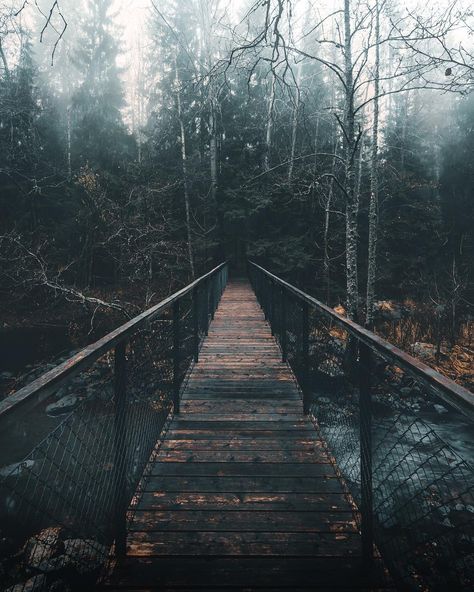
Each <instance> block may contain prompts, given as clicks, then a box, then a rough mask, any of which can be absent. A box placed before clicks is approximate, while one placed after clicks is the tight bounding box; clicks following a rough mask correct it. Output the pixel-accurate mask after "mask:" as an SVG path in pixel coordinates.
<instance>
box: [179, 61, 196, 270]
mask: <svg viewBox="0 0 474 592" xmlns="http://www.w3.org/2000/svg"><path fill="white" fill-rule="evenodd" d="M175 72H176V80H175V82H176V106H177V111H178V121H179V129H180V140H181V166H182V170H183V185H184V205H185V211H186V233H187V239H188V257H189V267H190V269H191V276H192V277H193V278H194V277H195V275H196V274H195V270H194V250H193V241H192V234H191V206H190V199H189V182H188V158H187V152H186V134H185V130H184V121H183V113H182V107H181V89H180V79H179V70H178V62H177V60H175Z"/></svg>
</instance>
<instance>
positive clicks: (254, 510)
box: [108, 281, 387, 591]
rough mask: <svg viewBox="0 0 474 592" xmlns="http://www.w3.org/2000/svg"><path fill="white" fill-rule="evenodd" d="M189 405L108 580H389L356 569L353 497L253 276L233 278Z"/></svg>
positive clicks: (225, 585)
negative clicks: (284, 356) (305, 407)
mask: <svg viewBox="0 0 474 592" xmlns="http://www.w3.org/2000/svg"><path fill="white" fill-rule="evenodd" d="M181 409H182V410H181V414H180V416H179V417H176V418H175V419H174V420H173V421H172V423H171V425H170V428H169V431H168V433H167V437H166V439H165V441H164V443H163V445H162V446H161V448H160V452H159V454H158V456H157V458H156V460H155V461H154V463H153V466H152V468H151V476H150V478H149V479H148V482H147V485H146V491H145V492H144V494H143V495H142V497H141V498H140V500H139V502H138V504H137V506H136V510H135V515H134V519H133V521H132V523H131V526H130V529H129V533H128V555H127V564H126V566H125V567H124V568H121V569H118V568H117V569H116V570H115V571H113V573H112V575H111V577H110V580H109V582H108V588H109V589H115V590H119V589H120V590H177V589H179V590H199V589H200V590H227V589H233V590H249V591H250V590H277V589H278V590H280V589H289V590H294V591H297V590H299V589H301V590H303V589H311V590H333V589H337V590H355V589H363V590H376V589H381V588H384V589H387V588H386V587H383V585H380V583H379V585H376V583H374V577H373V576H372V579H371V581H369V577H368V576H367V575H365V574H364V570H363V569H361V567H360V559H359V557H358V556H359V553H360V537H359V534H358V532H357V529H356V526H355V522H354V517H353V513H352V509H351V506H350V504H349V502H348V501H347V499H346V498H345V496H344V493H343V489H342V486H341V483H340V482H339V480H338V479H337V477H336V474H335V471H334V468H333V466H332V465H331V464H330V462H329V458H328V456H327V454H326V452H325V451H324V447H323V445H322V442H321V441H320V440H319V438H318V434H317V432H316V431H315V429H314V427H313V425H312V423H311V421H310V420H309V419H307V418H305V417H304V416H303V412H302V402H301V398H300V395H299V391H298V389H297V386H296V384H295V382H294V379H293V376H292V374H291V372H290V371H289V369H288V367H287V365H286V364H284V363H282V362H281V354H280V351H279V349H278V347H277V345H276V343H275V341H274V339H273V337H272V335H271V332H270V328H269V326H268V324H267V323H266V322H265V320H264V317H263V313H262V311H261V309H260V307H259V306H258V303H257V301H256V298H255V296H254V294H253V292H252V289H251V287H250V285H249V284H248V283H247V282H246V281H232V282H231V283H229V284H228V286H227V288H226V290H225V292H224V295H223V298H222V301H221V304H220V306H219V309H218V311H217V312H216V315H215V319H214V321H213V323H212V324H211V327H210V331H209V336H208V338H207V339H206V340H205V342H204V344H203V347H202V350H201V354H200V361H199V364H197V365H196V366H195V368H194V370H193V372H192V374H191V376H190V379H189V382H188V384H187V387H186V390H185V393H184V395H183V401H182V407H181ZM375 571H379V570H378V569H376V570H375ZM377 579H379V578H377Z"/></svg>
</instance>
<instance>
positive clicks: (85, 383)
mask: <svg viewBox="0 0 474 592" xmlns="http://www.w3.org/2000/svg"><path fill="white" fill-rule="evenodd" d="M226 281H227V271H226V268H225V267H221V268H220V270H219V271H218V272H217V273H215V274H213V275H212V276H211V277H210V278H209V279H207V280H204V281H202V282H200V283H199V284H198V286H197V288H196V289H194V290H193V291H189V292H187V293H185V294H184V295H182V296H181V297H180V298H179V300H178V301H177V304H176V301H175V303H174V304H172V305H171V306H168V307H167V308H166V309H164V310H163V311H162V312H160V313H159V314H157V315H155V316H154V317H151V318H150V319H149V320H148V321H147V322H146V323H143V324H141V326H140V329H138V330H136V331H135V333H133V334H132V335H131V336H130V337H127V338H126V340H125V341H123V342H122V343H119V344H118V345H117V346H116V347H115V351H114V348H113V347H112V349H111V350H110V351H108V352H107V353H106V354H105V355H103V356H102V357H101V358H99V359H98V360H96V361H95V362H94V363H93V364H92V365H91V366H90V367H89V368H88V369H87V370H86V371H84V372H82V373H81V374H80V375H78V376H77V377H75V378H70V379H68V380H67V381H66V380H64V381H63V383H62V384H61V389H60V390H59V391H58V394H57V395H53V396H52V397H50V398H49V399H48V400H47V401H45V403H44V404H43V405H42V407H40V408H39V409H37V410H36V412H37V413H38V412H39V413H43V412H46V411H48V412H50V413H52V414H58V419H57V425H56V427H55V428H54V429H53V430H52V431H51V432H50V433H48V434H47V435H46V437H45V438H44V439H43V440H42V441H41V442H39V443H38V444H37V445H34V447H32V449H31V451H30V452H29V453H28V454H26V455H24V456H23V460H22V462H21V463H17V464H15V465H12V466H11V467H10V470H9V471H6V472H5V471H3V474H2V475H1V477H0V502H1V506H0V508H1V509H0V512H1V518H2V527H1V528H2V530H1V535H2V537H3V540H2V549H1V552H2V560H1V563H0V582H1V583H2V589H8V587H11V586H14V590H15V592H21V591H22V590H29V589H32V587H33V586H34V590H49V589H50V588H51V586H53V585H54V584H55V583H57V582H63V581H67V582H68V584H69V585H70V584H74V585H76V586H79V588H78V589H80V590H84V589H89V587H91V586H92V585H93V583H94V582H95V580H96V578H97V575H98V572H99V571H100V569H101V567H102V566H103V564H104V561H106V559H107V558H108V557H109V555H110V552H111V550H112V551H113V550H114V549H113V547H111V545H112V543H113V541H114V539H115V541H116V544H115V551H116V552H117V549H118V548H120V547H123V545H124V543H125V536H124V535H125V526H126V516H127V510H128V508H129V504H130V502H131V501H132V505H131V506H130V510H129V511H131V512H133V507H134V505H133V501H134V499H135V500H136V497H137V496H138V495H140V491H141V486H142V485H143V484H144V482H145V481H146V478H147V466H148V463H149V461H150V458H151V456H152V455H153V453H154V450H155V449H156V447H157V445H158V444H159V442H160V435H162V434H163V433H164V430H166V426H167V420H169V419H170V417H171V415H170V413H172V409H173V402H174V403H175V404H176V403H177V400H176V399H177V396H179V391H180V389H181V388H182V386H183V381H184V379H185V377H186V373H187V371H188V369H189V367H190V364H191V362H192V360H193V357H195V356H196V353H197V350H198V348H199V344H200V342H201V341H202V339H203V337H204V335H205V333H206V330H207V326H208V323H209V317H210V315H212V314H213V313H214V310H215V308H216V307H217V304H218V301H219V298H220V295H221V293H222V291H223V288H224V286H225V283H226ZM65 395H66V396H67V397H68V398H67V399H66V400H65V399H64V396H65ZM59 396H60V397H61V398H60V399H58V400H56V399H57V398H58V397H59ZM35 417H36V418H37V417H38V415H37V414H36V415H32V416H31V418H30V420H31V421H34V418H35ZM25 421H27V420H26V419H25ZM14 432H15V430H14Z"/></svg>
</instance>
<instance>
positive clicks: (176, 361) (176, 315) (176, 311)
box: [173, 300, 180, 414]
mask: <svg viewBox="0 0 474 592" xmlns="http://www.w3.org/2000/svg"><path fill="white" fill-rule="evenodd" d="M179 325H180V306H179V300H175V301H174V302H173V405H174V412H175V413H176V414H178V413H179V374H180V372H179V366H180V343H179V340H180V326H179Z"/></svg>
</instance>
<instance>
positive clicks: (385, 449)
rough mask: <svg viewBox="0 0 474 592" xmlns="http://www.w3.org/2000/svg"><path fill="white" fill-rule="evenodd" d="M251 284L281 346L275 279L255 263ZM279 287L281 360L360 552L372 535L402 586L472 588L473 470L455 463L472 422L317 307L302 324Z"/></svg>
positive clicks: (293, 299)
mask: <svg viewBox="0 0 474 592" xmlns="http://www.w3.org/2000/svg"><path fill="white" fill-rule="evenodd" d="M250 277H251V280H252V283H253V285H254V287H255V288H256V291H257V294H258V295H259V301H260V303H261V305H262V307H263V309H264V310H265V312H266V314H267V316H269V317H270V320H271V321H273V324H274V328H275V332H277V333H278V339H279V341H280V343H282V336H283V334H284V328H283V327H281V326H278V325H275V322H276V323H278V322H279V321H280V323H281V319H282V318H283V316H282V315H280V316H278V313H277V315H276V316H274V317H273V319H272V317H271V315H270V311H271V308H270V302H271V298H270V295H271V291H272V289H273V290H274V289H275V287H274V286H273V284H274V283H276V282H275V280H272V281H271V280H270V278H269V276H268V275H267V274H266V272H264V271H262V270H259V269H258V268H257V267H255V266H251V268H250ZM272 286H273V287H272ZM279 287H280V286H279V285H278V284H277V289H278V288H279ZM285 289H286V290H287V300H286V302H287V313H286V318H285V323H286V340H287V349H288V356H287V359H288V361H289V363H290V365H291V366H292V368H293V370H294V372H295V374H296V376H297V378H298V380H299V382H300V385H301V387H302V390H303V391H304V397H305V398H306V399H307V400H308V399H309V401H310V404H309V407H310V411H311V413H312V415H313V417H314V419H315V422H316V424H317V427H318V429H319V430H320V432H321V435H322V437H323V439H324V440H325V442H326V445H327V447H328V450H329V452H330V453H331V455H332V457H333V458H334V460H335V462H336V464H337V469H338V472H339V474H340V475H341V477H342V478H343V479H344V482H345V485H346V486H347V489H348V492H349V493H350V495H351V497H352V499H353V500H354V501H355V503H356V504H357V507H358V509H359V511H358V513H357V515H356V518H357V519H358V523H359V527H360V528H361V532H362V547H361V552H364V545H365V552H366V553H367V551H368V552H369V553H370V554H372V552H373V549H372V538H371V533H372V531H373V533H374V535H375V538H374V540H375V544H376V545H377V548H378V550H379V551H380V552H381V554H382V557H383V558H384V560H385V562H386V564H387V566H388V567H389V568H390V572H391V575H392V577H393V579H394V580H395V581H396V582H397V584H399V585H400V587H401V588H403V589H405V588H407V589H414V590H420V591H421V590H432V591H438V590H439V591H441V590H443V591H444V590H447V589H450V590H451V589H452V590H472V589H473V588H474V472H473V468H472V466H471V465H470V464H469V463H468V462H466V460H465V459H464V458H463V456H464V454H465V453H466V452H467V453H468V452H469V451H471V453H474V429H473V426H472V423H470V422H469V421H468V420H466V418H465V417H464V416H461V414H460V413H457V412H456V411H454V410H452V409H450V408H449V405H447V404H446V403H443V401H441V400H440V399H438V397H437V396H436V393H435V392H434V391H433V389H432V388H430V386H429V385H428V384H427V383H426V382H425V381H424V380H423V378H421V377H420V373H419V372H417V371H416V368H413V369H410V364H409V363H407V365H406V369H403V368H402V367H400V366H399V365H398V364H397V363H395V362H394V358H393V357H392V356H390V348H387V352H386V355H384V357H382V355H381V354H380V353H378V352H379V349H377V350H376V349H375V348H373V347H372V348H371V347H370V346H369V345H367V343H368V342H367V341H365V342H364V343H362V342H360V341H359V339H358V338H356V337H355V336H354V335H352V334H350V333H349V332H348V330H346V329H344V328H343V325H342V323H341V322H340V321H339V322H338V321H337V317H336V316H335V315H334V317H332V316H331V314H330V313H328V312H325V311H323V310H322V307H318V306H317V304H312V305H310V310H309V312H308V314H307V317H306V319H305V317H304V314H303V306H304V304H303V299H302V298H300V297H299V296H298V295H297V294H295V293H294V292H292V291H291V290H290V289H288V288H285ZM305 324H306V325H307V327H306V328H305V326H304V325H305ZM277 328H278V331H277V330H276V329H277ZM305 334H306V339H307V344H306V345H305V342H304V340H305ZM404 368H405V365H404ZM461 428H462V429H463V434H462V444H461V445H459V443H457V442H455V439H456V429H461ZM440 433H442V434H443V435H442V436H441V435H440Z"/></svg>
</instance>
